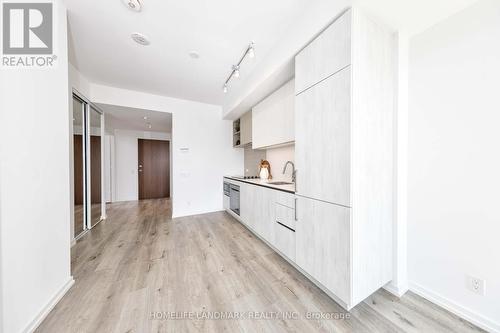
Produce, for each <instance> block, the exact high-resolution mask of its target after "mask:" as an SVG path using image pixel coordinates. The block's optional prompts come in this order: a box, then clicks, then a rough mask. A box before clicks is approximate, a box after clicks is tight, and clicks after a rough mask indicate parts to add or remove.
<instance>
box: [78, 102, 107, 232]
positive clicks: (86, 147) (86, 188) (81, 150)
mask: <svg viewBox="0 0 500 333" xmlns="http://www.w3.org/2000/svg"><path fill="white" fill-rule="evenodd" d="M103 119H104V117H103V114H102V112H101V111H100V110H99V109H98V107H96V106H95V105H94V104H92V103H90V102H89V101H88V100H87V99H85V97H83V96H81V95H79V94H77V93H74V94H73V171H74V184H73V185H74V236H75V238H77V237H79V236H80V235H82V234H83V233H84V232H85V231H87V230H89V229H91V228H92V227H94V226H95V225H96V224H97V223H99V222H100V221H101V220H102V218H103V215H104V212H103V203H102V161H103V159H102V151H103V150H102V144H103V142H102V140H101V137H102V135H103V131H104V127H103V123H104V121H103Z"/></svg>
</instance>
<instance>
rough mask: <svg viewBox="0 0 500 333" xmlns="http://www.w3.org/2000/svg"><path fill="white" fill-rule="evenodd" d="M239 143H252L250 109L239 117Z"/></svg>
mask: <svg viewBox="0 0 500 333" xmlns="http://www.w3.org/2000/svg"><path fill="white" fill-rule="evenodd" d="M240 131H241V135H240V140H241V145H242V146H244V145H247V144H249V143H252V111H248V112H247V113H245V114H244V115H243V116H241V118H240Z"/></svg>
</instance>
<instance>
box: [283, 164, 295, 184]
mask: <svg viewBox="0 0 500 333" xmlns="http://www.w3.org/2000/svg"><path fill="white" fill-rule="evenodd" d="M288 164H291V165H292V182H293V183H295V164H293V162H292V161H286V163H285V166H284V167H283V174H285V171H286V167H287V166H288Z"/></svg>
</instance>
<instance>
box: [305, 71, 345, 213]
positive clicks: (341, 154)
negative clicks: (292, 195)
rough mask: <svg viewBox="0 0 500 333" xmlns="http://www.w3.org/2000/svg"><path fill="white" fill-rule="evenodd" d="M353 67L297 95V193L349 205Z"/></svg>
mask: <svg viewBox="0 0 500 333" xmlns="http://www.w3.org/2000/svg"><path fill="white" fill-rule="evenodd" d="M350 82H351V69H350V67H348V68H346V69H344V70H342V71H341V72H339V73H337V74H335V75H333V76H331V77H329V78H328V79H326V80H324V81H322V82H321V83H319V84H317V85H315V86H314V87H312V88H310V89H308V90H306V91H304V92H303V93H302V94H300V95H298V96H297V97H296V103H297V104H296V121H295V136H296V141H295V165H296V168H297V178H296V193H297V194H299V195H301V196H305V197H309V198H313V199H319V200H324V201H327V202H332V203H337V204H341V205H345V206H350V165H351V164H350V137H351V129H350V126H351V122H350V110H351V84H350Z"/></svg>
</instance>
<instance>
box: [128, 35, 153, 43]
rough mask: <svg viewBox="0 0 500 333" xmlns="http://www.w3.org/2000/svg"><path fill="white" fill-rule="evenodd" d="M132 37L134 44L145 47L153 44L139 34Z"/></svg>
mask: <svg viewBox="0 0 500 333" xmlns="http://www.w3.org/2000/svg"><path fill="white" fill-rule="evenodd" d="M130 37H132V39H133V40H134V42H136V43H137V44H141V45H144V46H146V45H149V44H151V43H150V42H149V39H148V38H147V37H146V36H144V35H143V34H140V33H138V32H135V33H133V34H132V35H130Z"/></svg>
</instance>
